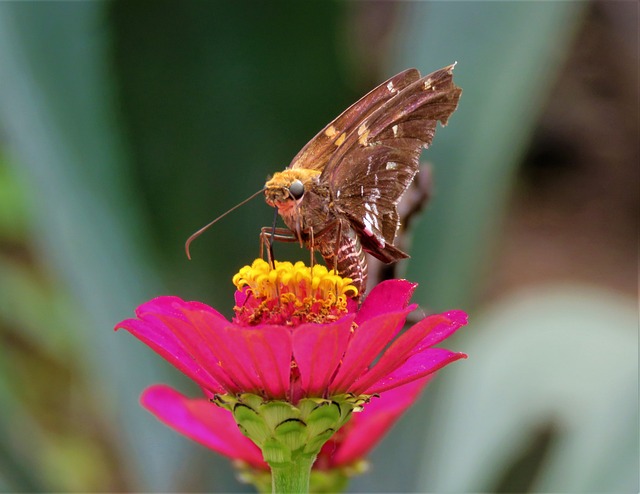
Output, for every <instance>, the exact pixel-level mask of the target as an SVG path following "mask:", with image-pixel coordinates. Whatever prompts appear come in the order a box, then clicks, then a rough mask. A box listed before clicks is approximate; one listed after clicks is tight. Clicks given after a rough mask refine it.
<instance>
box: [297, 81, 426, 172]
mask: <svg viewBox="0 0 640 494" xmlns="http://www.w3.org/2000/svg"><path fill="white" fill-rule="evenodd" d="M418 79H420V72H418V71H417V70H416V69H407V70H405V71H404V72H400V73H399V74H397V75H395V76H393V77H392V78H391V79H389V80H387V81H386V82H383V83H382V84H380V85H379V86H378V87H376V88H375V89H373V90H371V91H370V92H369V93H368V94H366V95H365V96H363V97H362V98H360V99H359V100H358V101H356V102H355V103H354V104H353V105H351V106H350V107H349V108H347V109H346V110H345V111H344V112H342V113H341V114H340V116H338V117H337V118H336V119H334V120H333V121H332V122H331V123H329V124H328V125H327V126H326V127H325V128H324V129H322V130H321V131H320V132H318V134H317V135H316V136H315V137H314V138H313V139H311V140H310V141H309V142H308V143H307V144H306V145H305V146H304V147H303V148H302V149H301V150H300V152H299V153H298V154H297V155H296V156H295V157H294V158H293V160H292V161H291V164H290V165H289V168H307V169H312V170H322V169H324V167H325V165H326V164H327V162H328V161H329V158H331V156H332V154H333V153H334V152H335V151H336V149H338V148H339V147H340V145H341V144H342V143H343V142H344V140H345V139H346V136H347V135H350V134H352V133H353V132H354V131H355V130H356V129H357V128H358V127H359V126H360V125H361V124H362V122H363V121H365V120H366V119H367V117H368V116H369V115H371V114H372V113H374V112H375V111H376V110H378V109H379V108H380V107H382V106H384V104H385V103H386V102H387V101H388V100H389V99H390V98H392V97H393V96H395V95H396V94H397V93H398V92H400V91H402V90H403V89H404V88H406V87H407V86H409V85H410V84H412V83H414V82H415V81H417V80H418Z"/></svg>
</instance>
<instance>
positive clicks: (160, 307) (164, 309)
mask: <svg viewBox="0 0 640 494" xmlns="http://www.w3.org/2000/svg"><path fill="white" fill-rule="evenodd" d="M185 310H186V311H194V310H200V311H204V312H208V313H210V314H211V315H213V316H214V317H217V318H219V319H222V320H224V321H227V320H226V318H225V317H224V316H223V315H222V314H220V313H219V312H218V311H217V310H215V309H214V308H213V307H210V306H208V305H207V304H203V303H202V302H187V301H185V300H182V299H181V298H180V297H175V296H162V297H156V298H154V299H151V300H149V301H148V302H145V303H144V304H142V305H140V306H139V307H138V308H137V309H136V316H137V317H139V318H140V319H143V318H144V316H145V315H147V314H162V315H165V316H171V317H177V318H182V319H185V318H184V316H183V313H184V311H185ZM185 320H186V319H185ZM227 322H228V321H227Z"/></svg>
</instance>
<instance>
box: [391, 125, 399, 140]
mask: <svg viewBox="0 0 640 494" xmlns="http://www.w3.org/2000/svg"><path fill="white" fill-rule="evenodd" d="M391 130H392V131H393V137H398V126H397V125H394V126H393V127H391Z"/></svg>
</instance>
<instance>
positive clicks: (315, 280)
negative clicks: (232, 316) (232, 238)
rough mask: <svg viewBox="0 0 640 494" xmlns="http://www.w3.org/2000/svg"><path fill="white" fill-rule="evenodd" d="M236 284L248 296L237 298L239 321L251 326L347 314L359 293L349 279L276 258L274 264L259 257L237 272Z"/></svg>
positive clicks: (291, 322)
mask: <svg viewBox="0 0 640 494" xmlns="http://www.w3.org/2000/svg"><path fill="white" fill-rule="evenodd" d="M233 284H234V285H235V286H236V288H237V289H238V291H239V292H241V293H243V294H244V295H245V297H243V299H241V300H239V299H238V298H236V301H237V302H239V303H238V304H237V305H236V307H235V308H234V310H235V312H236V321H237V322H243V323H246V324H250V325H255V324H263V323H268V324H286V325H298V324H301V323H304V322H330V321H333V320H336V319H338V318H339V317H341V316H343V315H345V314H346V313H347V306H348V301H349V299H355V297H357V295H358V289H357V288H356V287H355V286H354V285H353V284H352V280H351V279H350V278H343V277H342V276H339V275H338V274H336V272H335V271H334V270H328V269H327V268H326V267H325V266H322V265H320V264H316V265H314V266H313V267H309V266H306V265H305V264H304V263H303V262H296V263H295V264H292V263H290V262H279V261H275V267H272V266H271V265H270V264H269V263H267V262H266V261H264V260H263V259H256V260H255V261H254V262H253V264H252V265H251V266H244V267H243V268H242V269H240V271H238V273H237V274H236V275H235V276H234V277H233Z"/></svg>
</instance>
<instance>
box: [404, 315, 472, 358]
mask: <svg viewBox="0 0 640 494" xmlns="http://www.w3.org/2000/svg"><path fill="white" fill-rule="evenodd" d="M441 315H442V316H444V317H446V318H447V319H449V321H451V323H450V324H442V325H438V326H436V327H435V328H433V329H432V330H430V331H429V332H428V334H427V336H426V338H424V339H423V340H422V341H421V342H420V343H418V345H416V352H417V351H420V350H422V349H423V348H427V347H431V346H433V345H437V344H438V343H440V342H441V341H444V340H446V339H447V338H448V337H449V336H451V335H452V334H453V333H455V332H456V331H457V330H458V329H459V328H460V327H462V326H464V325H466V324H467V322H468V319H469V316H467V314H466V313H465V312H463V311H461V310H452V311H449V312H444V313H443V314H441ZM429 317H432V316H429ZM425 319H428V317H427V318H425ZM423 321H424V319H423ZM414 353H415V352H414Z"/></svg>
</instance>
